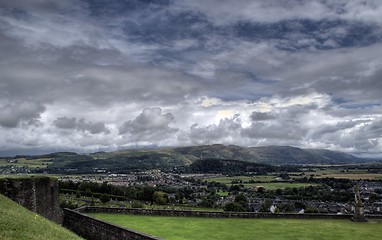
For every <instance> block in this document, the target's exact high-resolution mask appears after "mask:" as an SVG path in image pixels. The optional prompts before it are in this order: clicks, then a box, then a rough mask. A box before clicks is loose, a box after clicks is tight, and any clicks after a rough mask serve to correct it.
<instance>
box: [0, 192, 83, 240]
mask: <svg viewBox="0 0 382 240" xmlns="http://www.w3.org/2000/svg"><path fill="white" fill-rule="evenodd" d="M0 239H1V240H40V239H49V240H61V239H65V240H77V239H82V238H80V237H78V236H77V235H75V234H74V233H72V232H70V231H69V230H67V229H65V228H63V227H61V226H60V225H58V224H56V223H53V222H51V221H49V220H47V219H45V218H43V217H41V216H39V215H37V214H36V213H33V212H31V211H29V210H28V209H26V208H24V207H22V206H20V205H18V204H17V203H15V202H13V201H12V200H10V199H8V198H6V197H5V196H3V195H1V194H0Z"/></svg>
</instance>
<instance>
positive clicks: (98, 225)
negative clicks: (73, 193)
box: [63, 209, 160, 240]
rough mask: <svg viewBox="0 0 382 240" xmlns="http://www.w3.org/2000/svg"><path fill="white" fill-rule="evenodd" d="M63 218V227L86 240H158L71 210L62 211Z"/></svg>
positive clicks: (158, 239)
mask: <svg viewBox="0 0 382 240" xmlns="http://www.w3.org/2000/svg"><path fill="white" fill-rule="evenodd" d="M64 216H65V217H64V222H63V225H64V227H66V228H68V229H69V230H71V231H73V232H75V233H76V234H78V235H79V236H81V237H83V238H85V239H88V240H122V239H131V240H160V238H157V237H154V236H150V235H147V234H144V233H140V232H138V231H134V230H132V229H127V228H122V227H119V226H116V225H113V224H111V223H107V222H104V221H102V220H98V219H95V218H92V217H89V216H86V215H84V214H81V213H78V212H76V211H73V210H69V209H64Z"/></svg>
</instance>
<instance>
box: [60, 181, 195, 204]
mask: <svg viewBox="0 0 382 240" xmlns="http://www.w3.org/2000/svg"><path fill="white" fill-rule="evenodd" d="M59 187H60V192H61V193H75V194H77V197H81V196H87V197H95V198H99V199H100V200H101V201H102V202H107V201H110V199H111V198H112V199H117V200H137V201H143V202H149V203H157V204H166V203H169V202H171V203H175V202H183V199H185V198H186V199H190V198H192V194H194V193H195V189H192V188H187V187H185V188H171V187H151V186H147V185H144V186H127V187H126V186H114V185H110V184H107V183H106V182H103V183H102V184H99V183H96V182H90V181H82V182H73V181H60V184H59ZM169 194H171V195H172V196H173V197H171V198H170V197H169ZM101 198H102V199H101Z"/></svg>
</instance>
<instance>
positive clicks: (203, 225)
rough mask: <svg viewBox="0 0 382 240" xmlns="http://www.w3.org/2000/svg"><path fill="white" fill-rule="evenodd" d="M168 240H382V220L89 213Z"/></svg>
mask: <svg viewBox="0 0 382 240" xmlns="http://www.w3.org/2000/svg"><path fill="white" fill-rule="evenodd" d="M89 215H91V216H93V217H96V218H99V219H102V220H105V221H108V222H112V223H114V224H117V225H120V226H124V227H128V228H131V229H135V230H138V231H141V232H144V233H148V234H151V235H154V236H158V237H160V238H163V239H166V240H199V239H205V240H209V239H211V240H212V239H214V240H215V239H220V240H225V239H227V240H232V239H240V240H252V239H261V240H271V239H272V240H273V239H274V240H287V239H291V240H298V239H301V240H307V239H317V240H322V239H325V240H330V239H333V240H340V239H346V240H352V239H354V240H358V239H362V240H369V239H370V240H371V239H381V236H382V221H379V222H378V221H373V222H371V221H370V222H368V223H354V222H351V221H350V220H318V219H317V220H316V219H315V220H297V219H237V218H231V219H216V218H192V217H189V218H187V217H159V216H137V215H123V214H103V213H99V214H89Z"/></svg>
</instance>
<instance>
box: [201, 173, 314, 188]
mask: <svg viewBox="0 0 382 240" xmlns="http://www.w3.org/2000/svg"><path fill="white" fill-rule="evenodd" d="M275 178H276V177H275V176H269V175H264V176H254V177H247V176H237V177H218V178H209V179H206V180H207V181H209V182H213V181H214V182H219V183H224V184H227V185H231V184H232V182H234V183H233V185H235V184H242V185H244V186H245V187H260V186H261V187H263V188H265V189H266V190H276V189H278V188H280V189H285V188H299V187H307V186H311V185H314V184H310V183H290V182H271V181H274V180H275ZM250 181H251V182H250Z"/></svg>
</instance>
